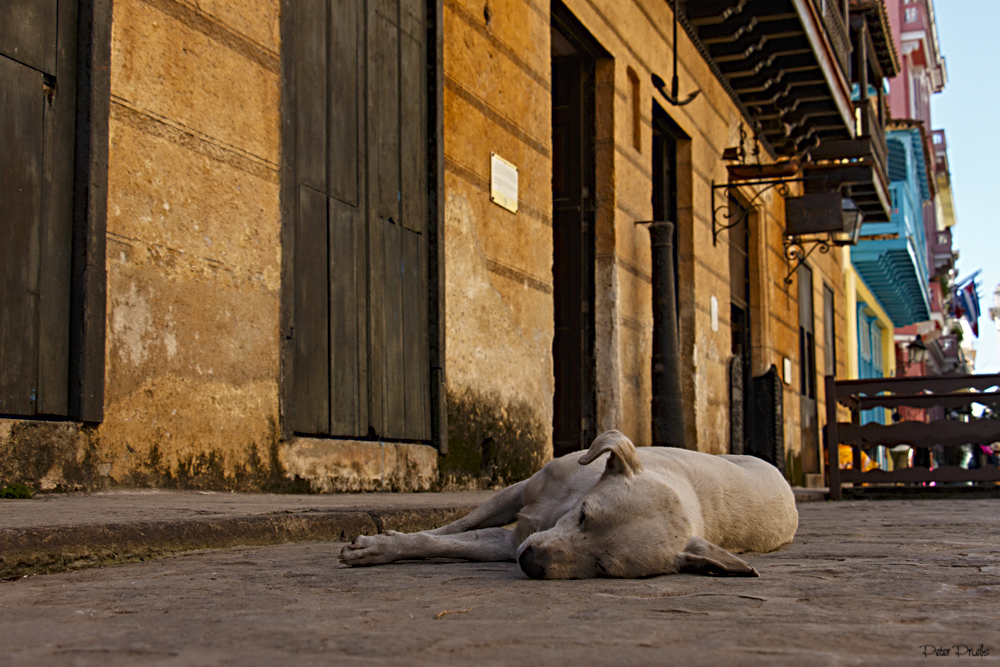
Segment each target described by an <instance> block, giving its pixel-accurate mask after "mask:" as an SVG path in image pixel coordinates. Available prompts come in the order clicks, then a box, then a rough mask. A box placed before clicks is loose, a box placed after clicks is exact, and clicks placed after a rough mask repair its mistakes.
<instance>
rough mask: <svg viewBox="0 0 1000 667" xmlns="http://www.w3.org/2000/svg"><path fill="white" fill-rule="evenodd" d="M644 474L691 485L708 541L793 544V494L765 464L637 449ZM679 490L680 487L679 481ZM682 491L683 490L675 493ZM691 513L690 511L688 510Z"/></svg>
mask: <svg viewBox="0 0 1000 667" xmlns="http://www.w3.org/2000/svg"><path fill="white" fill-rule="evenodd" d="M636 451H637V453H638V454H639V457H640V459H641V460H642V463H643V466H644V467H645V469H646V470H647V471H648V472H656V473H659V474H662V475H666V476H668V477H669V478H672V479H670V480H669V482H670V483H671V484H674V485H676V484H678V483H679V480H678V479H677V478H681V479H683V480H685V481H686V482H687V484H689V485H690V490H691V493H692V494H693V498H690V499H688V502H690V503H692V504H693V505H696V506H697V510H698V511H700V514H701V517H702V519H703V521H704V526H703V529H702V530H703V534H702V535H700V537H704V538H705V539H706V540H708V541H709V542H713V543H714V544H717V545H719V546H720V547H722V548H724V549H728V550H730V551H758V552H767V551H773V550H774V549H777V548H778V547H780V546H781V545H783V544H787V543H789V542H791V541H792V538H793V537H794V536H795V531H796V529H797V528H798V523H799V515H798V511H797V510H796V508H795V495H794V494H793V493H792V489H791V487H790V486H789V485H788V482H787V481H785V478H784V477H783V476H782V474H781V473H780V472H779V471H778V469H777V468H775V467H774V466H773V465H771V464H770V463H768V462H766V461H763V460H761V459H759V458H756V457H754V456H737V455H732V454H722V455H712V454H705V453H702V452H694V451H690V450H685V449H678V448H673V447H639V448H637V450H636ZM680 486H681V487H683V486H684V484H683V483H680ZM678 490H679V491H680V492H682V493H683V488H681V489H678ZM692 509H694V507H693V508H692Z"/></svg>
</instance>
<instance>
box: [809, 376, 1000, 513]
mask: <svg viewBox="0 0 1000 667" xmlns="http://www.w3.org/2000/svg"><path fill="white" fill-rule="evenodd" d="M973 403H980V404H984V405H989V406H991V407H994V409H1000V375H965V376H941V377H901V378H879V379H874V380H835V379H834V378H833V377H832V376H829V375H828V376H827V377H826V418H827V422H826V423H827V426H826V448H827V462H828V466H827V470H828V477H829V479H828V481H829V484H830V499H831V500H840V498H841V496H842V490H841V489H842V487H841V485H842V484H854V485H855V486H859V485H862V484H864V485H873V486H876V485H899V484H904V485H913V484H927V483H929V482H936V483H937V484H938V485H940V484H942V483H944V482H983V483H990V482H998V481H1000V468H997V467H993V466H986V467H983V468H977V469H970V470H967V469H965V468H961V467H959V466H955V465H946V466H940V467H934V468H925V467H922V466H920V467H907V468H902V469H900V470H892V471H887V470H871V471H869V472H864V471H863V470H862V467H861V461H862V458H861V452H862V450H869V451H874V448H875V447H877V446H880V445H881V446H885V447H894V446H896V445H909V446H910V447H915V448H931V447H935V446H937V445H941V446H943V447H945V448H950V447H960V446H962V445H989V444H992V443H994V442H1000V420H995V419H987V418H976V417H972V416H971V414H970V413H971V406H972V404H973ZM838 405H843V406H846V407H847V408H849V409H850V410H851V421H850V422H841V421H838V418H837V412H838V408H837V406H838ZM904 406H905V407H909V408H923V409H926V410H927V414H931V413H933V412H937V413H939V414H940V415H944V416H943V417H942V418H938V419H934V420H932V421H900V422H897V423H893V424H885V425H883V424H879V423H869V424H864V425H862V424H861V411H862V410H869V409H871V408H889V409H891V410H893V411H895V410H897V409H898V408H900V407H904ZM938 406H940V407H941V408H942V409H941V410H932V408H936V407H938ZM956 411H957V412H958V413H960V414H962V415H963V418H962V419H951V418H948V417H947V415H948V414H949V413H952V414H954V413H955V412H956ZM839 445H848V446H850V447H851V449H852V452H853V457H852V465H851V467H850V468H846V469H844V470H841V469H840V447H839Z"/></svg>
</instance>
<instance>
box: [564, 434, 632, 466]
mask: <svg viewBox="0 0 1000 667" xmlns="http://www.w3.org/2000/svg"><path fill="white" fill-rule="evenodd" d="M604 452H611V455H610V456H609V457H608V465H607V467H606V468H605V473H606V474H615V475H625V476H626V477H631V476H632V475H634V474H635V473H637V472H640V471H641V470H642V463H640V462H639V454H638V453H637V452H636V451H635V445H633V444H632V441H631V440H629V439H628V438H626V437H625V436H624V435H623V434H622V433H620V432H619V431H605V432H604V433H602V434H601V435H599V436H597V438H596V439H595V440H594V442H593V444H592V445H590V449H588V450H587V453H586V454H584V455H583V456H581V457H580V461H579V463H580V465H582V466H585V465H588V464H590V463H593V462H594V460H595V459H597V457H598V456H600V455H601V454H603V453H604Z"/></svg>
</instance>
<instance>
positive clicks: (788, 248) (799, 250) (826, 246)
mask: <svg viewBox="0 0 1000 667" xmlns="http://www.w3.org/2000/svg"><path fill="white" fill-rule="evenodd" d="M807 244H811V245H812V247H811V248H809V249H808V250H806V248H805V246H806V245H807ZM784 245H785V259H786V260H788V261H789V262H795V263H794V264H793V265H792V268H791V270H790V271H789V272H788V275H787V276H785V284H786V285H791V284H792V282H793V281H792V276H793V275H795V272H796V271H797V270H798V268H799V266H801V265H802V263H803V262H805V261H806V259H807V258H808V257H809V255H811V254H813V251H814V250H816V249H817V248H819V251H820V252H821V253H822V254H824V255H825V254H826V253H828V252H830V245H831V244H830V241H829V240H827V239H809V240H805V241H803V240H802V239H801V238H799V237H796V236H789V235H788V234H785V236H784Z"/></svg>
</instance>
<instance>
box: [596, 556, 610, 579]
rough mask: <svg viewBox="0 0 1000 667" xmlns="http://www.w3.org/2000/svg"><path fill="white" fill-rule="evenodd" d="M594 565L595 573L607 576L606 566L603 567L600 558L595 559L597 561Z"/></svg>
mask: <svg viewBox="0 0 1000 667" xmlns="http://www.w3.org/2000/svg"><path fill="white" fill-rule="evenodd" d="M594 565H595V566H596V568H597V574H599V575H601V576H603V577H606V576H608V570H607V568H605V567H604V563H602V562H601V560H600V559H597V561H596V562H595V563H594Z"/></svg>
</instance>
